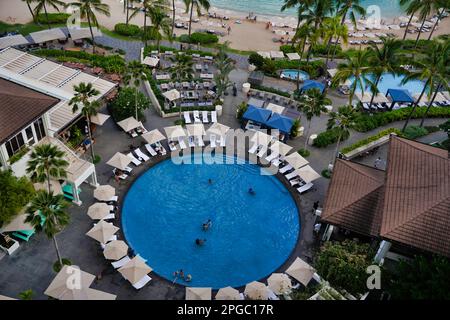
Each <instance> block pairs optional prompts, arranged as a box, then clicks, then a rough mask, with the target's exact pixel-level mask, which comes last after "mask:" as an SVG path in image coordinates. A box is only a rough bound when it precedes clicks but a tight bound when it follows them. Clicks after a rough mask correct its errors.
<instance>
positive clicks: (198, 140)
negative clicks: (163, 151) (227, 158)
mask: <svg viewBox="0 0 450 320" xmlns="http://www.w3.org/2000/svg"><path fill="white" fill-rule="evenodd" d="M209 141H210V145H211V148H219V147H220V148H224V147H225V146H226V138H225V137H224V136H220V137H217V136H216V135H214V134H211V135H210V136H209ZM186 142H187V144H186ZM168 144H169V149H170V151H172V152H173V151H177V150H178V148H179V149H180V150H184V149H187V148H195V147H204V146H205V142H204V141H203V138H202V136H189V137H188V138H187V141H186V139H185V137H178V139H177V140H168Z"/></svg>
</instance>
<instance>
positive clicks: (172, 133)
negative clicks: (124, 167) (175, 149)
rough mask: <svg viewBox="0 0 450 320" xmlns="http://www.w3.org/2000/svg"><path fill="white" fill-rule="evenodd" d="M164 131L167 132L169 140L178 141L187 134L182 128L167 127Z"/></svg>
mask: <svg viewBox="0 0 450 320" xmlns="http://www.w3.org/2000/svg"><path fill="white" fill-rule="evenodd" d="M164 131H165V132H166V136H167V138H168V139H177V138H179V137H185V136H186V132H185V131H184V129H183V127H182V126H171V127H165V128H164Z"/></svg>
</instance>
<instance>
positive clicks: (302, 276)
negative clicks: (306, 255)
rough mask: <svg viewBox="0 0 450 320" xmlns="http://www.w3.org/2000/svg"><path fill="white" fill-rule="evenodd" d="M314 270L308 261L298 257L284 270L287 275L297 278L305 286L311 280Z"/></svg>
mask: <svg viewBox="0 0 450 320" xmlns="http://www.w3.org/2000/svg"><path fill="white" fill-rule="evenodd" d="M315 272H316V270H315V269H314V268H313V267H311V266H310V265H309V264H308V263H306V262H305V261H303V260H302V259H300V258H298V257H297V259H295V261H294V262H293V263H292V264H291V266H290V267H289V268H288V269H287V270H286V273H287V274H288V275H290V276H291V277H292V278H294V279H296V280H298V281H299V282H300V283H301V284H303V285H304V286H305V287H306V286H307V285H308V283H309V282H310V281H311V279H312V277H313V275H314V273H315Z"/></svg>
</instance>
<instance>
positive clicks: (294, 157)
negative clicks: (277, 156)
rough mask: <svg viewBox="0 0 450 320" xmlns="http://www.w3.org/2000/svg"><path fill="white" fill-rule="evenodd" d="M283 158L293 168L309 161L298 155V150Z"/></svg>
mask: <svg viewBox="0 0 450 320" xmlns="http://www.w3.org/2000/svg"><path fill="white" fill-rule="evenodd" d="M285 160H286V161H287V163H289V164H290V165H291V166H292V167H294V168H295V169H298V168H300V167H303V166H304V165H307V164H308V163H309V162H308V160H306V159H305V158H303V157H302V156H301V155H299V154H298V152H294V153H291V154H290V155H288V156H286V158H285Z"/></svg>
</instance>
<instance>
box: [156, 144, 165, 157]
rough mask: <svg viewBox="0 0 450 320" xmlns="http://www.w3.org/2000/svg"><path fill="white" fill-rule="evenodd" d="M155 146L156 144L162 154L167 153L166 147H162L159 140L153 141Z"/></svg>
mask: <svg viewBox="0 0 450 320" xmlns="http://www.w3.org/2000/svg"><path fill="white" fill-rule="evenodd" d="M155 146H157V147H158V148H159V152H160V153H161V154H162V155H163V156H164V155H166V154H167V151H166V148H164V147H163V145H162V144H161V142H159V141H158V142H157V143H155Z"/></svg>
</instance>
